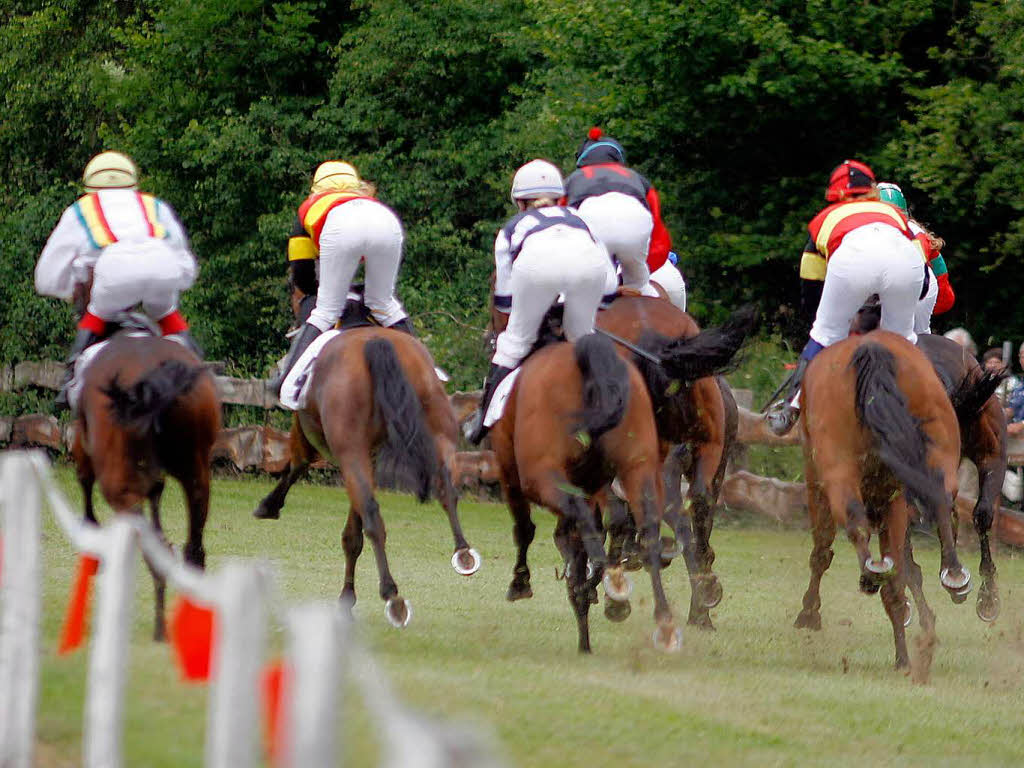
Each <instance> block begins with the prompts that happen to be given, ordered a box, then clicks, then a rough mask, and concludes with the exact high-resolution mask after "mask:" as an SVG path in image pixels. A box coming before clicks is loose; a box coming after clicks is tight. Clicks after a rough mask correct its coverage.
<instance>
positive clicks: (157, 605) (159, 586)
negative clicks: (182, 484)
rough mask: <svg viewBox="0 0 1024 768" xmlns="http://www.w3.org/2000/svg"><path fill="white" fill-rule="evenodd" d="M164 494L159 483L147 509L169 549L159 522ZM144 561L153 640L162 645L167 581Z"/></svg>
mask: <svg viewBox="0 0 1024 768" xmlns="http://www.w3.org/2000/svg"><path fill="white" fill-rule="evenodd" d="M163 492H164V481H163V480H161V481H159V482H158V483H157V484H156V485H154V486H153V489H152V490H151V491H150V492H149V507H150V514H151V515H152V519H153V528H154V529H155V530H156V533H157V536H159V537H160V540H161V541H162V542H163V543H164V544H165V545H167V546H168V548H169V547H170V544H168V542H167V539H166V537H165V536H164V529H163V525H161V522H160V498H161V497H162V496H163ZM143 559H144V560H145V561H146V567H147V568H149V573H150V575H152V577H153V590H154V595H155V599H154V618H153V640H154V641H156V642H158V643H162V642H164V641H165V640H166V639H167V620H166V613H165V608H164V603H165V599H166V594H167V580H166V579H165V578H164V577H163V576H162V575H161V574H160V573H159V572H158V571H157V570H156V568H155V567H154V566H153V563H152V562H151V561H150V559H149V558H148V557H144V558H143Z"/></svg>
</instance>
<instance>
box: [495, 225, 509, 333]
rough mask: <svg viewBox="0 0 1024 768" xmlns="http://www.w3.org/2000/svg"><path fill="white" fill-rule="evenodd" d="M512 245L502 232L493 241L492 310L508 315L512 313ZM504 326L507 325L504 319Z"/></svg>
mask: <svg viewBox="0 0 1024 768" xmlns="http://www.w3.org/2000/svg"><path fill="white" fill-rule="evenodd" d="M511 248H512V244H511V242H510V241H509V237H508V235H506V234H505V232H504V231H502V232H499V233H498V236H497V237H496V238H495V239H494V308H495V309H497V310H498V312H499V313H501V314H504V315H506V316H507V315H508V313H509V312H511V311H512V252H511ZM505 324H506V325H507V324H508V320H507V318H506V320H505Z"/></svg>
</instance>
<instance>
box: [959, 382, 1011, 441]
mask: <svg viewBox="0 0 1024 768" xmlns="http://www.w3.org/2000/svg"><path fill="white" fill-rule="evenodd" d="M1005 377H1006V374H1005V373H1002V372H1000V373H994V372H992V371H988V370H985V369H982V370H981V372H980V373H977V374H976V373H974V371H970V370H969V371H967V374H966V375H965V376H964V377H963V379H961V381H960V383H959V384H957V386H956V387H955V388H954V389H953V390H952V391H950V393H949V399H950V402H952V403H953V410H954V411H956V417H957V419H958V420H959V422H960V426H961V428H963V426H964V425H965V424H968V423H970V422H971V421H973V420H974V418H975V417H976V416H977V415H978V413H980V412H981V409H982V408H984V407H985V403H987V402H988V401H989V398H990V397H992V395H994V394H995V392H996V389H998V388H999V383H1000V382H1001V381H1002V380H1003V379H1004V378H1005Z"/></svg>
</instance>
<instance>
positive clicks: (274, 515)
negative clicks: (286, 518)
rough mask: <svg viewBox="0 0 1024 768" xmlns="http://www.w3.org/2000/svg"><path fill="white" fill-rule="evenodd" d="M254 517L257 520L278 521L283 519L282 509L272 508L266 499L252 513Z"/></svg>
mask: <svg viewBox="0 0 1024 768" xmlns="http://www.w3.org/2000/svg"><path fill="white" fill-rule="evenodd" d="M252 516H253V517H255V518H256V519H257V520H277V519H278V518H280V517H281V508H280V507H276V508H275V507H271V506H270V505H269V504H267V500H266V499H264V500H263V501H261V502H260V505H259V506H258V507H256V510H255V511H254V512H253V513H252Z"/></svg>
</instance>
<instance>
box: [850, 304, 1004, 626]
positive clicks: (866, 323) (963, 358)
mask: <svg viewBox="0 0 1024 768" xmlns="http://www.w3.org/2000/svg"><path fill="white" fill-rule="evenodd" d="M880 319H881V307H880V306H879V305H878V304H877V302H869V303H868V304H866V305H865V306H864V307H862V308H861V310H860V311H859V312H858V313H857V317H856V318H855V319H854V324H853V326H852V327H851V331H850V332H851V333H867V332H868V331H871V330H874V329H875V328H877V327H878V325H879V321H880ZM917 347H918V349H920V350H921V351H922V352H924V354H925V356H926V357H927V358H928V359H929V360H930V361H931V364H932V366H933V367H934V368H935V372H936V373H937V374H938V376H939V379H940V380H941V381H942V383H943V385H944V386H945V388H946V391H947V392H948V393H949V395H950V397H951V398H956V402H954V408H955V410H956V412H957V417H958V418H959V419H960V440H961V454H962V455H963V456H964V457H965V458H968V459H970V460H971V461H972V462H974V465H975V466H976V467H977V468H978V500H977V502H976V503H975V505H974V513H973V515H972V522H973V523H974V530H975V532H976V533H977V534H978V542H979V545H980V547H979V548H980V550H981V564H980V566H979V568H978V570H979V572H980V573H981V577H982V580H981V586H980V587H979V588H978V601H977V604H976V606H975V610H976V612H977V614H978V617H979V618H980V619H981V620H982V621H987V622H990V621H995V619H996V617H997V616H998V615H999V586H998V584H997V582H996V565H995V561H994V560H993V559H992V547H991V544H990V542H989V533H990V532H991V530H992V525H993V523H994V521H995V516H996V514H998V512H999V504H1000V501H1001V498H1002V497H1001V494H1000V490H1001V488H1002V483H1003V476H1004V475H1005V473H1006V414H1005V413H1004V412H1003V408H1002V405H1001V404H1000V402H999V398H998V397H997V396H996V395H994V394H993V395H992V396H990V397H989V398H988V400H987V401H985V402H984V403H983V404H981V406H980V407H978V406H977V404H975V405H974V406H973V407H966V406H968V404H967V403H965V402H964V401H963V399H962V397H963V394H964V386H965V384H971V383H976V382H977V381H978V380H979V379H980V378H982V377H983V376H984V375H985V374H984V371H983V370H982V368H981V366H980V365H978V361H977V360H975V358H974V356H973V355H971V354H970V353H969V352H967V351H966V350H964V348H963V347H962V346H960V345H959V344H957V343H956V342H955V341H953V340H952V339H947V338H945V337H944V336H938V335H934V334H930V333H925V334H921V335H919V336H918V339H917ZM909 547H910V543H909V540H908V550H907V565H908V566H910V568H911V569H912V575H913V573H914V572H915V571H914V569H916V573H917V574H918V575H917V578H911V579H910V580H909V582H908V586H910V588H911V591H912V592H913V593H914V601H915V602H916V603H917V604H918V608H919V609H920V613H921V621H922V622H924V621H925V620H926V612H927V611H928V608H927V605H926V603H925V602H924V593H923V592H921V591H920V590H919V589H918V588H917V584H918V583H919V582H920V575H919V574H920V569H919V568H917V565H916V563H914V555H913V549H911V548H909Z"/></svg>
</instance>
